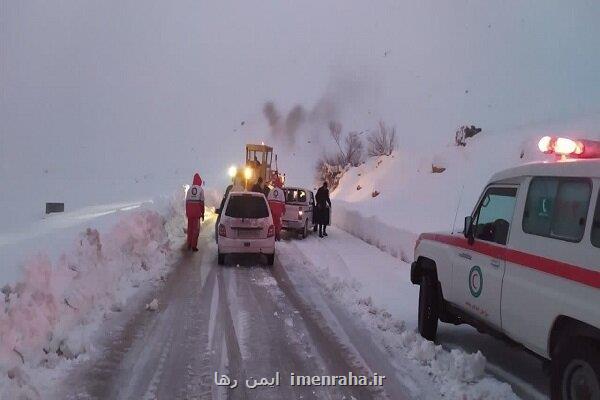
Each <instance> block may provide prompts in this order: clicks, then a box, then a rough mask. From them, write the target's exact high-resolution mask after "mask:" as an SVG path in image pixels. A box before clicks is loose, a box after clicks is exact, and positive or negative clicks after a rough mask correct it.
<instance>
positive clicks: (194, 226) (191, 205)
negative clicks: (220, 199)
mask: <svg viewBox="0 0 600 400" xmlns="http://www.w3.org/2000/svg"><path fill="white" fill-rule="evenodd" d="M185 215H186V216H187V219H188V226H187V248H188V250H193V251H198V235H200V220H202V221H204V190H203V189H202V179H201V178H200V175H198V174H197V173H196V174H195V175H194V181H193V184H192V186H191V187H190V188H189V189H188V191H187V193H186V196H185Z"/></svg>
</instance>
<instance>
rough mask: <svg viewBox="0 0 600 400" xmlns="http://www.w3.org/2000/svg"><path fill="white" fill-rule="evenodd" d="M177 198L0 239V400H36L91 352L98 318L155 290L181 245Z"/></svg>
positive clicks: (64, 217)
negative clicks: (0, 299)
mask: <svg viewBox="0 0 600 400" xmlns="http://www.w3.org/2000/svg"><path fill="white" fill-rule="evenodd" d="M182 196H183V190H180V191H179V192H178V193H177V194H175V195H173V196H172V197H170V196H165V197H163V198H160V199H155V200H151V201H145V202H123V203H114V204H106V205H101V206H91V207H85V208H82V209H80V210H77V211H73V212H68V213H64V214H57V215H52V216H49V217H47V218H45V219H42V220H40V221H37V222H33V223H32V224H31V226H29V227H23V229H21V230H20V231H19V232H11V233H6V232H3V233H1V234H0V240H1V242H0V251H1V254H2V261H3V265H4V268H3V273H2V274H1V275H0V276H1V278H2V282H3V283H2V284H3V285H4V286H3V289H2V293H3V296H4V298H3V300H4V306H3V307H2V311H1V312H0V398H2V399H17V398H23V399H39V398H43V395H42V393H43V392H44V390H45V389H47V388H49V387H51V386H52V385H53V382H54V381H55V379H57V378H58V377H60V376H61V374H63V373H64V371H66V370H67V369H68V368H69V367H71V366H72V365H73V363H78V362H81V361H82V360H85V358H86V357H87V356H88V354H89V353H90V352H93V351H94V344H93V343H94V338H95V337H97V336H98V335H99V334H100V332H98V328H99V327H100V326H101V324H102V321H103V320H104V319H105V318H106V315H107V314H110V313H114V312H120V311H121V310H122V309H123V308H124V305H125V304H126V303H127V302H128V301H129V300H130V299H131V298H132V297H133V296H134V295H135V294H136V293H138V292H139V291H141V290H152V288H153V286H154V285H156V283H157V282H160V277H161V276H163V275H164V274H165V273H166V272H167V271H168V268H169V265H171V264H172V262H174V259H173V257H174V255H175V254H176V253H174V252H173V251H172V250H173V249H174V248H178V247H179V246H181V243H182V239H181V238H182V237H183V230H182V227H183V226H184V222H185V219H184V217H183V201H182V199H183V197H182Z"/></svg>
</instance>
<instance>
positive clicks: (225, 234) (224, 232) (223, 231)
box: [219, 224, 227, 237]
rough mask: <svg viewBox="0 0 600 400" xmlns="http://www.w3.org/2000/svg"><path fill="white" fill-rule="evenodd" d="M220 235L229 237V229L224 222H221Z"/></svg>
mask: <svg viewBox="0 0 600 400" xmlns="http://www.w3.org/2000/svg"><path fill="white" fill-rule="evenodd" d="M219 236H223V237H227V230H226V229H225V225H223V224H219Z"/></svg>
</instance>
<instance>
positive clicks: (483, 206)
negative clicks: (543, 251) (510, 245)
mask: <svg viewBox="0 0 600 400" xmlns="http://www.w3.org/2000/svg"><path fill="white" fill-rule="evenodd" d="M516 196H517V189H516V188H506V187H492V188H489V189H488V190H487V192H486V193H485V196H484V197H483V199H482V200H481V203H480V204H479V208H478V209H477V214H476V216H475V238H476V239H479V240H485V241H488V242H494V243H498V244H506V241H507V239H508V232H509V231H510V221H511V220H512V216H513V211H514V209H515V202H516Z"/></svg>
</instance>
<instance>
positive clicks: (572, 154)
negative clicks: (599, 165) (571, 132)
mask: <svg viewBox="0 0 600 400" xmlns="http://www.w3.org/2000/svg"><path fill="white" fill-rule="evenodd" d="M538 148H539V149H540V151H541V152H542V153H545V154H556V155H557V156H560V157H561V158H600V141H597V140H573V139H569V138H564V137H552V136H544V137H543V138H541V139H540V141H539V142H538Z"/></svg>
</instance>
